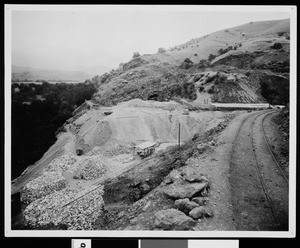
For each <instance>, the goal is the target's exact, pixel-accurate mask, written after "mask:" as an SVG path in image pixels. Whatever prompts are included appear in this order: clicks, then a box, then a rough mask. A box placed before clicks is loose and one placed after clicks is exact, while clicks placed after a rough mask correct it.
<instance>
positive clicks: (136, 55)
mask: <svg viewBox="0 0 300 248" xmlns="http://www.w3.org/2000/svg"><path fill="white" fill-rule="evenodd" d="M140 56H141V55H140V53H139V52H134V53H133V56H132V58H134V59H135V58H138V57H140Z"/></svg>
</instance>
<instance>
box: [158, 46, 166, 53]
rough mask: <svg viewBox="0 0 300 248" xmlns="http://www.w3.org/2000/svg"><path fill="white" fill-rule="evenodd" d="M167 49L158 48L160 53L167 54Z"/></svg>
mask: <svg viewBox="0 0 300 248" xmlns="http://www.w3.org/2000/svg"><path fill="white" fill-rule="evenodd" d="M165 52H166V49H164V48H163V47H160V48H158V53H165Z"/></svg>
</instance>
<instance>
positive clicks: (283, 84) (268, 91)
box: [260, 75, 290, 105]
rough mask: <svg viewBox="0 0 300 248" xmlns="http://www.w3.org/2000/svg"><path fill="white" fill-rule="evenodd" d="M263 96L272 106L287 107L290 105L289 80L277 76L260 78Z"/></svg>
mask: <svg viewBox="0 0 300 248" xmlns="http://www.w3.org/2000/svg"><path fill="white" fill-rule="evenodd" d="M260 85H261V94H262V96H263V97H264V98H265V99H267V101H268V102H269V103H270V104H275V105H276V104H278V105H286V104H288V103H289V93H290V90H289V79H288V78H284V77H282V76H276V75H265V76H262V77H261V78H260Z"/></svg>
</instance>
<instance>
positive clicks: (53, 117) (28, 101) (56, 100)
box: [11, 82, 96, 179]
mask: <svg viewBox="0 0 300 248" xmlns="http://www.w3.org/2000/svg"><path fill="white" fill-rule="evenodd" d="M95 91H96V88H95V87H94V85H93V84H85V83H79V84H66V83H57V84H49V83H47V82H44V83H43V84H41V85H37V84H33V83H32V84H21V85H18V84H13V85H12V146H11V150H12V164H11V166H12V170H11V171H12V179H14V178H16V177H18V176H19V175H20V174H21V173H22V172H23V171H24V170H25V169H26V168H27V166H29V165H31V164H33V163H34V162H36V161H37V160H38V159H40V158H41V156H42V155H43V154H44V153H45V152H46V151H47V150H48V149H49V147H50V146H51V145H52V144H53V143H54V142H55V141H56V135H57V134H58V133H59V132H63V131H64V129H63V127H62V125H63V124H64V122H65V121H66V120H67V119H69V118H70V117H71V116H72V112H73V111H74V109H75V108H76V106H79V105H81V104H82V103H83V102H84V101H85V100H86V99H90V98H91V96H92V94H93V93H94V92H95Z"/></svg>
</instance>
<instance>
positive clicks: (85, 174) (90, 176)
mask: <svg viewBox="0 0 300 248" xmlns="http://www.w3.org/2000/svg"><path fill="white" fill-rule="evenodd" d="M105 173H106V165H105V164H104V163H103V160H102V159H101V157H97V158H96V159H93V160H91V159H89V160H88V162H87V163H85V165H84V166H83V168H82V169H79V170H78V171H77V172H76V173H75V175H74V176H73V177H74V178H75V179H85V180H94V179H96V178H99V177H101V176H103V175H104V174H105Z"/></svg>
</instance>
